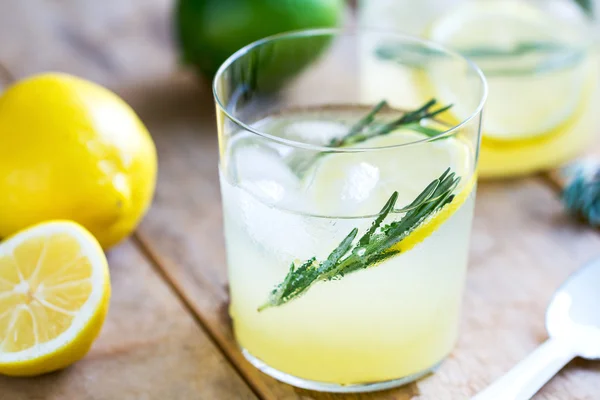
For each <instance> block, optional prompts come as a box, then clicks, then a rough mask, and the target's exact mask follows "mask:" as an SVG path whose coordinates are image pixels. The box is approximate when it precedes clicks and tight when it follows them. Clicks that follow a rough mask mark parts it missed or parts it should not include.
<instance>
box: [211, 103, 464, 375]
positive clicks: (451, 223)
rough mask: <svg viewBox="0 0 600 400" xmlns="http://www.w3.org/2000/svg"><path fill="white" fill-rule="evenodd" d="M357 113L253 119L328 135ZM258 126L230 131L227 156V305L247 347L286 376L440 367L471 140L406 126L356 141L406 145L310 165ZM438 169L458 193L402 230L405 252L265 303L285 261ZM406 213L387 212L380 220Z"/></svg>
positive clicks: (455, 286)
mask: <svg viewBox="0 0 600 400" xmlns="http://www.w3.org/2000/svg"><path fill="white" fill-rule="evenodd" d="M362 115H364V110H362V109H352V108H351V107H349V108H346V109H345V110H343V111H341V110H336V109H324V110H318V109H315V110H302V111H290V112H284V113H278V114H276V115H272V116H270V117H268V118H266V119H264V120H262V121H259V122H258V123H256V124H254V125H253V127H255V128H256V129H260V131H262V132H266V133H269V134H271V135H275V136H279V137H285V138H286V139H289V140H301V139H304V140H305V141H306V140H308V141H311V138H315V137H318V138H324V140H325V141H327V140H329V139H330V138H335V137H337V136H339V135H340V133H343V132H347V131H348V128H349V127H350V126H351V122H355V121H357V120H359V119H360V118H361V116H362ZM254 136H256V135H254ZM254 136H253V134H251V133H248V132H244V131H239V132H238V133H236V134H234V135H232V139H231V140H230V141H229V143H227V145H226V149H225V152H226V154H227V156H226V157H224V158H225V159H227V160H228V162H227V163H226V164H225V165H221V187H222V196H223V208H224V209H223V215H224V221H225V236H226V243H227V260H228V269H229V281H230V290H231V306H230V313H231V317H232V319H233V324H234V331H235V335H236V338H237V340H238V342H239V344H240V345H241V347H242V348H243V350H244V352H245V354H246V356H247V357H248V358H249V359H250V360H251V361H252V362H253V363H254V364H255V365H257V366H258V367H259V368H261V369H263V370H266V371H267V372H268V373H270V374H272V375H274V376H275V377H277V378H279V379H283V380H285V381H287V382H291V383H294V384H296V383H295V381H294V379H295V378H300V379H303V380H308V381H317V382H323V383H331V384H338V385H353V384H363V383H369V382H381V381H392V380H394V379H399V378H405V377H411V376H415V375H420V374H423V373H425V372H427V371H430V370H431V369H432V368H434V367H435V366H436V365H437V364H438V363H439V362H440V361H441V360H442V359H444V358H445V357H446V356H447V355H448V354H449V353H450V351H451V349H452V347H453V345H454V343H455V342H456V337H457V326H458V318H459V309H460V304H461V296H462V291H463V284H464V277H465V272H466V265H467V253H468V251H467V249H468V242H469V236H470V230H471V220H472V215H473V206H474V184H473V182H474V175H473V169H474V163H475V157H476V156H475V150H476V149H474V148H472V146H471V145H470V144H469V143H468V141H465V140H463V139H462V138H461V137H460V135H459V134H458V135H455V136H451V137H447V138H443V139H440V140H435V141H425V142H423V143H420V144H415V142H418V141H419V140H424V139H427V137H426V136H424V135H423V133H421V132H419V131H417V130H411V129H409V128H405V129H398V130H395V131H393V132H391V133H390V134H387V135H385V136H381V137H379V138H374V139H370V140H369V141H367V142H365V143H364V144H366V145H368V146H369V147H372V148H378V149H381V148H385V147H386V146H398V145H402V144H404V143H405V144H410V146H409V147H410V151H409V150H408V149H407V150H406V151H403V150H398V149H394V150H393V151H392V150H388V151H385V150H383V151H357V152H347V153H339V154H338V153H331V154H324V155H322V156H320V157H318V158H316V159H312V158H310V159H309V160H308V161H309V162H308V163H307V162H306V161H307V160H306V159H303V158H302V157H303V155H302V149H289V148H285V147H283V146H277V145H273V144H272V143H271V144H268V143H266V142H264V141H263V140H261V138H260V137H254ZM307 164H308V165H307ZM299 165H302V172H301V173H298V166H299ZM446 168H451V169H452V170H453V171H455V172H456V174H457V175H458V176H460V177H461V180H460V182H459V183H458V185H457V186H456V188H454V189H453V193H454V195H455V197H454V198H453V200H452V202H451V203H450V204H449V205H447V206H446V208H444V209H442V211H441V212H439V213H436V214H434V215H433V216H432V217H429V219H428V220H427V221H423V222H422V224H421V225H420V227H419V228H417V229H416V230H414V231H411V233H410V235H409V237H408V238H406V239H405V240H404V241H403V242H400V243H401V244H402V243H406V245H405V247H402V246H400V247H398V246H397V247H396V248H397V249H399V251H400V253H399V254H396V255H394V256H393V257H390V258H388V259H386V260H384V261H382V262H381V263H379V264H378V265H375V266H373V267H370V268H367V269H364V270H359V271H357V272H354V273H352V274H348V275H346V276H342V277H339V276H338V277H336V278H335V279H333V280H326V281H321V282H318V283H315V284H314V285H313V286H311V287H310V289H308V290H307V291H305V292H303V293H302V295H301V296H298V297H297V298H294V299H293V300H292V301H289V302H287V303H285V304H281V305H277V306H272V307H268V308H265V309H262V308H261V306H263V305H264V303H265V301H266V300H267V299H268V297H269V294H270V293H271V292H272V291H273V289H274V288H275V287H277V285H278V284H279V283H281V282H282V280H284V279H285V278H286V274H287V273H288V272H289V270H290V263H292V262H294V263H296V265H298V264H299V263H301V262H302V261H304V260H307V259H310V258H311V257H313V256H314V257H316V258H317V259H319V260H322V259H326V258H327V257H328V254H329V253H330V252H331V250H332V249H334V248H336V246H337V245H338V244H339V243H340V241H342V240H343V239H344V237H346V235H347V234H348V232H350V231H351V230H352V229H353V228H357V229H358V231H359V232H365V231H367V230H368V229H369V227H370V226H371V225H372V224H373V220H374V218H375V216H377V213H378V212H379V210H380V209H381V207H382V206H383V205H384V204H385V203H386V200H387V199H388V198H389V197H390V195H391V194H392V193H393V192H394V191H397V193H398V198H397V203H396V204H397V205H398V208H400V207H402V206H406V205H408V204H410V203H411V202H412V201H413V200H414V199H415V197H417V196H418V195H419V193H421V192H422V190H423V189H424V187H425V186H426V185H427V184H428V183H429V182H431V181H432V180H435V179H436V178H437V177H438V176H439V175H440V173H441V172H442V171H444V170H445V169H446ZM225 170H226V171H227V172H225ZM405 215H406V213H405V212H401V211H398V212H392V213H391V214H390V215H389V217H388V218H387V219H386V223H388V224H389V223H392V222H394V221H398V220H401V219H402V218H403V217H404V216H405ZM359 235H360V234H359ZM411 235H412V238H413V239H414V240H409V239H410V237H411Z"/></svg>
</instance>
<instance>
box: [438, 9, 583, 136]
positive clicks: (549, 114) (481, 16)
mask: <svg viewBox="0 0 600 400" xmlns="http://www.w3.org/2000/svg"><path fill="white" fill-rule="evenodd" d="M580 18H581V26H584V24H586V21H585V19H584V17H583V16H581V17H580ZM427 36H428V37H429V38H430V39H432V40H434V41H437V42H439V43H442V44H444V45H446V46H449V47H451V48H453V49H455V50H457V51H459V52H460V53H462V54H464V55H465V56H467V57H470V58H471V59H472V60H473V61H475V62H476V63H477V64H478V65H479V67H481V69H482V70H483V72H484V73H485V75H486V78H487V80H488V84H489V96H488V100H487V103H486V110H485V113H484V127H483V129H484V137H485V139H488V140H495V141H503V142H507V141H508V142H510V141H517V140H524V139H526V140H531V139H535V138H538V137H541V136H546V135H550V134H552V133H558V132H560V131H562V130H564V129H565V127H566V126H567V125H570V124H572V123H573V122H574V121H575V120H576V119H577V118H578V115H579V114H581V110H582V109H584V108H585V105H586V104H587V102H588V100H589V98H590V96H591V92H592V88H591V87H590V86H591V85H590V80H593V79H591V74H590V71H591V69H592V68H594V65H593V64H594V63H593V62H591V60H590V57H589V56H588V53H587V52H586V51H585V49H583V48H582V47H581V43H584V39H583V36H582V34H581V32H578V31H575V30H574V29H572V28H571V27H570V26H567V25H566V24H564V23H562V22H561V21H560V20H558V19H557V18H554V17H552V16H551V15H550V14H547V13H545V12H543V11H542V10H539V9H537V8H535V7H533V6H531V5H528V4H526V3H524V2H521V1H516V0H503V1H485V2H467V3H463V4H461V5H460V6H459V7H457V8H455V9H454V10H453V11H451V12H449V13H447V14H445V15H444V16H443V17H441V18H439V19H437V20H436V21H434V22H433V24H432V25H431V26H430V29H429V30H428V32H427ZM443 67H444V66H440V68H434V69H432V70H431V71H429V78H430V79H431V85H432V87H433V88H432V90H433V92H434V93H436V95H437V96H438V97H439V98H440V100H441V101H442V102H447V103H454V104H455V105H456V106H455V107H454V108H453V109H452V111H453V113H454V115H455V116H456V118H457V119H458V120H462V119H464V118H465V117H467V116H468V111H469V110H470V109H467V108H461V102H457V101H455V99H451V98H449V94H450V93H457V92H456V89H457V88H453V86H452V85H453V79H452V74H454V73H455V71H453V70H452V69H448V68H443Z"/></svg>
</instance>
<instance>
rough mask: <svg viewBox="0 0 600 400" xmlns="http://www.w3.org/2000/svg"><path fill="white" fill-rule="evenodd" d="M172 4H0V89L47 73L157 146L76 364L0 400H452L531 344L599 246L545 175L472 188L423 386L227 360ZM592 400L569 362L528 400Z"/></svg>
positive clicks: (210, 226) (212, 198)
mask: <svg viewBox="0 0 600 400" xmlns="http://www.w3.org/2000/svg"><path fill="white" fill-rule="evenodd" d="M171 6H172V4H171V0H135V1H134V0H129V1H121V0H103V1H94V0H85V1H83V0H70V1H67V0H64V1H52V0H27V1H16V0H13V1H2V2H0V82H2V84H3V85H6V84H10V82H12V81H14V80H16V79H18V78H21V77H24V76H27V75H30V74H32V73H35V72H39V71H44V70H61V71H67V72H71V73H74V74H78V75H80V76H83V77H85V78H88V79H92V80H95V81H97V82H100V83H102V84H105V85H107V86H109V87H111V88H113V89H114V90H116V91H117V92H118V93H119V94H121V95H122V96H123V97H124V98H125V99H126V100H127V101H128V102H129V103H130V104H131V105H132V106H133V107H134V108H135V110H136V111H137V112H138V113H139V115H140V116H141V118H142V119H143V120H144V121H145V123H146V124H147V126H148V128H149V130H150V131H151V133H152V135H153V137H154V140H155V141H156V145H157V147H158V152H159V159H160V172H159V177H158V188H157V193H156V198H155V200H154V205H153V207H152V209H151V210H150V212H149V214H148V216H147V217H146V219H145V220H144V222H143V223H142V225H141V226H140V227H139V229H138V231H137V232H136V233H135V235H133V237H132V238H131V239H129V240H127V241H126V242H125V243H123V244H121V245H120V246H119V247H117V248H116V249H114V250H112V251H111V252H110V254H109V261H110V266H111V273H112V284H113V293H114V295H113V299H112V303H111V310H110V313H109V316H108V320H107V322H106V325H105V327H104V330H103V331H102V334H101V336H100V338H99V339H98V341H97V342H96V343H95V344H94V347H93V349H92V351H91V352H90V354H89V355H88V356H87V357H86V358H85V359H84V360H82V361H81V362H79V363H77V364H76V365H74V366H72V367H71V368H68V369H66V370H65V371H62V372H59V373H55V374H50V375H47V376H43V377H39V378H33V379H11V378H0V400H21V399H23V400H24V399H28V400H33V399H57V400H58V399H60V400H63V399H94V400H99V399H111V400H113V399H119V400H121V399H124V400H128V399H157V400H163V399H165V400H166V399H199V398H200V399H256V398H262V399H296V400H299V399H302V400H307V399H323V400H324V399H395V400H400V399H422V400H425V399H435V400H446V399H466V398H468V397H469V396H471V395H473V394H474V393H475V392H477V391H478V390H480V389H482V388H483V387H485V386H486V385H487V384H488V383H489V382H491V381H492V380H494V379H495V378H497V377H499V376H500V375H501V374H502V373H503V372H505V371H506V370H508V369H509V368H510V367H511V366H512V365H513V364H514V363H515V362H517V361H518V360H520V359H521V358H523V357H524V356H525V355H526V354H527V353H528V352H530V351H531V350H533V349H534V347H535V346H537V345H538V344H540V343H541V342H542V341H543V340H544V339H545V338H546V334H545V330H544V319H543V318H544V310H545V307H546V304H547V302H548V300H549V298H550V296H551V294H552V293H553V291H554V290H555V288H556V287H557V286H558V285H559V284H560V283H561V282H562V281H563V280H564V279H565V278H566V277H567V276H568V275H569V274H570V273H571V272H573V271H574V270H575V269H577V268H578V267H579V266H580V265H581V264H582V263H584V262H586V261H588V260H590V259H591V258H593V257H596V256H598V255H599V254H600V237H599V236H598V234H597V232H595V231H592V230H590V229H589V228H586V227H585V226H582V225H579V224H577V223H575V222H573V221H572V220H571V219H569V218H567V217H566V216H565V215H564V213H563V210H562V207H561V205H560V203H559V201H558V200H557V195H556V191H555V188H554V187H553V186H552V184H551V182H550V180H549V179H548V178H547V177H545V176H535V177H531V178H527V179H521V180H512V181H504V182H494V183H482V184H481V185H480V187H479V190H478V193H477V208H476V218H475V223H474V224H475V226H474V232H473V240H472V249H471V258H470V265H469V273H468V279H467V290H466V297H465V301H464V307H463V317H462V334H461V336H460V341H459V343H458V346H457V347H456V349H455V351H454V352H453V353H452V355H451V356H450V358H449V359H448V360H447V361H446V362H445V363H444V364H443V365H442V367H441V368H440V370H439V371H438V372H437V373H436V374H435V375H433V376H430V377H428V378H426V379H423V380H421V381H419V382H417V383H414V384H410V385H408V386H405V387H403V388H400V389H396V390H391V391H386V392H380V393H373V394H362V395H346V396H341V395H331V394H322V393H315V392H310V391H305V390H300V389H295V388H293V387H291V386H288V385H285V384H281V383H278V382H277V381H275V380H274V379H272V378H270V377H268V376H266V375H263V374H262V373H260V372H258V371H257V370H256V369H254V368H253V367H252V366H250V365H249V364H248V363H247V362H246V361H245V360H244V359H243V357H242V355H241V354H240V352H239V351H238V349H237V347H236V345H235V343H234V340H233V337H232V333H231V327H230V321H229V319H228V315H227V279H226V274H225V260H224V252H223V240H222V231H221V208H220V199H219V189H218V183H217V170H216V168H217V142H216V140H217V138H216V132H215V126H214V107H213V102H212V97H211V93H210V91H209V89H208V87H207V86H206V85H204V84H202V83H198V82H197V80H196V79H195V78H194V77H193V76H192V75H191V74H189V73H186V72H182V71H181V70H180V68H179V67H178V66H177V62H176V54H175V51H174V46H173V44H172V39H171V35H170V26H169V22H168V21H169V15H170V9H171ZM535 398H536V399H538V400H541V399H546V400H551V399H552V400H584V399H586V400H592V399H600V363H593V362H586V361H583V360H576V361H574V362H572V363H571V364H569V366H568V367H567V368H565V369H564V370H563V372H561V373H560V375H559V376H557V377H556V378H555V379H554V380H553V381H552V382H551V383H550V384H548V385H547V386H546V387H545V388H544V389H543V390H542V391H541V392H540V393H539V394H538V395H537V396H536V397H535Z"/></svg>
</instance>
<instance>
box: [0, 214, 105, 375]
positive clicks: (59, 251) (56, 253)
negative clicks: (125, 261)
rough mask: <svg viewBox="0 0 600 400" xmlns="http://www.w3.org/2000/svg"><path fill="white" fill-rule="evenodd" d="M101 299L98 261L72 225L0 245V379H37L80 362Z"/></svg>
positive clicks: (99, 319) (54, 225) (96, 328)
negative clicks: (2, 375) (7, 376)
mask: <svg viewBox="0 0 600 400" xmlns="http://www.w3.org/2000/svg"><path fill="white" fill-rule="evenodd" d="M109 298H110V281H109V272H108V264H107V261H106V257H105V256H104V253H103V252H102V249H101V247H100V245H99V244H98V242H97V240H96V239H95V238H94V237H93V236H92V235H91V234H90V233H89V232H88V231H87V230H85V229H84V228H83V227H81V226H80V225H77V224H75V223H73V222H66V221H56V222H47V223H43V224H40V225H36V226H34V227H32V228H29V229H27V230H24V231H22V232H20V233H18V234H16V235H15V236H13V237H12V238H9V239H8V240H6V241H5V242H3V243H2V244H0V373H1V374H5V375H13V376H32V375H39V374H43V373H46V372H51V371H55V370H57V369H61V368H64V367H66V366H68V365H70V364H72V363H73V362H75V361H77V360H79V359H81V358H82V357H83V356H84V355H85V354H86V353H87V352H88V350H89V348H90V346H91V344H92V342H93V341H94V339H95V338H96V337H97V335H98V333H99V332H100V329H101V327H102V324H103V322H104V319H105V316H106V313H107V311H108V303H109Z"/></svg>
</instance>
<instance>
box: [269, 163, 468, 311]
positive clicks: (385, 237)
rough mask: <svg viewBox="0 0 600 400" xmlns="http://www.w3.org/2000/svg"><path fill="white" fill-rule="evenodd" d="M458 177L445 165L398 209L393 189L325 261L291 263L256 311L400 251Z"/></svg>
mask: <svg viewBox="0 0 600 400" xmlns="http://www.w3.org/2000/svg"><path fill="white" fill-rule="evenodd" d="M459 181H460V178H459V177H457V176H456V174H455V173H454V172H451V170H450V168H448V169H447V170H446V171H444V173H443V174H442V175H441V176H440V177H439V178H437V179H435V180H434V181H433V182H431V183H430V184H429V185H427V187H426V188H425V189H424V190H423V191H422V192H421V194H419V195H418V196H417V197H416V198H415V200H413V201H412V202H411V203H410V204H409V205H407V206H406V207H403V208H401V209H396V208H395V206H396V201H397V199H398V192H394V193H393V194H392V196H391V197H390V198H389V200H388V201H387V202H386V203H385V205H384V206H383V208H382V209H381V211H380V212H379V214H378V216H377V218H376V219H375V220H374V221H373V223H372V224H371V227H370V228H369V229H368V230H367V231H366V232H365V233H364V234H363V235H362V236H361V237H360V238H359V239H358V240H355V239H356V237H357V235H358V229H357V228H354V229H353V230H352V231H351V232H350V233H349V234H348V235H347V236H346V237H345V238H344V240H342V242H341V243H340V244H339V245H338V246H337V247H336V248H335V249H334V250H333V251H332V252H331V253H330V254H329V256H328V257H327V259H325V260H324V261H321V262H319V261H317V259H316V257H312V258H310V259H308V260H306V261H305V262H304V263H302V264H301V265H300V266H299V267H296V265H295V264H294V263H292V264H291V266H290V270H289V271H288V273H287V275H286V277H285V278H284V280H283V281H282V282H281V283H280V284H278V285H277V286H276V287H275V289H273V291H272V292H271V294H270V295H269V298H268V299H267V301H266V302H265V303H264V304H263V305H261V306H260V307H259V308H258V311H263V310H265V309H267V308H269V307H276V306H280V305H283V304H285V303H287V302H289V301H291V300H294V299H296V298H298V297H299V296H301V295H302V294H303V293H305V292H306V291H307V290H308V289H310V287H311V286H312V285H314V284H315V283H317V282H320V281H329V280H334V279H340V278H342V277H344V276H345V275H347V274H349V273H352V272H355V271H358V270H362V269H366V268H369V267H372V266H375V265H377V264H379V263H381V262H382V261H384V260H386V259H388V258H390V257H392V256H394V255H396V254H398V253H400V250H399V249H398V248H397V246H396V245H397V244H398V243H400V242H401V241H402V240H404V239H405V238H406V237H407V236H408V235H409V234H410V233H411V232H413V231H414V230H415V229H416V228H417V227H418V226H419V225H420V224H421V223H423V222H424V221H425V220H426V219H427V218H428V217H429V216H431V215H433V214H434V213H436V212H438V211H439V210H441V209H442V208H443V207H445V206H446V205H447V204H449V203H450V202H452V200H453V199H454V195H453V192H454V189H455V188H456V186H457V185H458V182H459ZM400 212H402V213H405V214H404V216H403V217H402V218H401V219H400V220H398V221H394V222H391V223H390V224H387V225H383V222H384V221H385V219H386V218H387V217H388V216H389V214H390V213H400Z"/></svg>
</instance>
